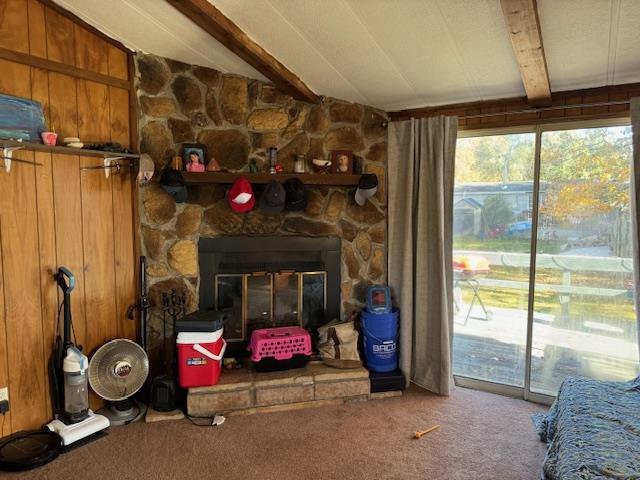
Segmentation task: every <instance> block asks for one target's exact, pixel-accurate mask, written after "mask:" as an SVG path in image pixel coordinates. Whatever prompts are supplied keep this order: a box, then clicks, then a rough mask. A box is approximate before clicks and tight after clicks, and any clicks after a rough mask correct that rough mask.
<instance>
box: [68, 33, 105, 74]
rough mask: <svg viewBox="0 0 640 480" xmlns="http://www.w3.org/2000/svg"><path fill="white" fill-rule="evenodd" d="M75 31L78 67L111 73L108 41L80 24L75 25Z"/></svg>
mask: <svg viewBox="0 0 640 480" xmlns="http://www.w3.org/2000/svg"><path fill="white" fill-rule="evenodd" d="M74 32H75V40H76V67H78V68H82V69H84V70H91V71H93V72H98V73H101V74H103V75H107V74H108V73H109V58H108V49H107V42H106V41H104V40H103V39H102V38H100V37H98V36H97V35H95V34H93V33H91V32H88V31H87V30H85V29H84V28H82V27H80V26H79V25H74Z"/></svg>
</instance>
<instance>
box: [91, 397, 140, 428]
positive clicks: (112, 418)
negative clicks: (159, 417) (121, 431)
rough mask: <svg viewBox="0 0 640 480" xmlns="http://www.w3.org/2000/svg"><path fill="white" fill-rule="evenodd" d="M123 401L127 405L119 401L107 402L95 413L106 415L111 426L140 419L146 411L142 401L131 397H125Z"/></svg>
mask: <svg viewBox="0 0 640 480" xmlns="http://www.w3.org/2000/svg"><path fill="white" fill-rule="evenodd" d="M124 402H127V403H128V405H125V404H123V403H121V402H109V403H108V404H107V406H105V407H104V408H101V409H100V410H98V412H97V413H99V414H100V415H104V416H105V417H107V419H108V420H109V424H110V425H111V426H113V427H116V426H120V425H127V424H129V423H131V422H137V421H140V420H141V419H142V418H143V417H144V414H145V413H147V406H146V405H145V404H144V403H142V402H137V401H136V400H132V399H127V400H125V401H124ZM123 405H125V408H123ZM126 407H128V408H126Z"/></svg>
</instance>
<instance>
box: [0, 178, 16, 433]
mask: <svg viewBox="0 0 640 480" xmlns="http://www.w3.org/2000/svg"><path fill="white" fill-rule="evenodd" d="M6 180H7V179H6V178H2V177H0V188H1V189H2V191H4V189H5V188H6V187H5V183H6ZM7 235H8V232H7ZM2 236H3V234H2V219H1V218H0V385H3V386H8V385H9V365H8V358H9V355H8V353H7V323H6V321H7V317H6V315H5V313H6V310H5V305H4V297H5V294H4V269H3V261H2ZM9 401H11V399H9ZM12 431H13V430H12V429H11V410H9V411H8V412H7V413H6V414H4V415H3V416H2V426H0V437H3V436H5V435H9V434H10V433H11V432H12Z"/></svg>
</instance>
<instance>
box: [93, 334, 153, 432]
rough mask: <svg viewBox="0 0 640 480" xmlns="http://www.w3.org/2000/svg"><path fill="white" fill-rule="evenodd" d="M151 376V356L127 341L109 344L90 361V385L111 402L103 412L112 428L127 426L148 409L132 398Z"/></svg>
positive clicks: (116, 341) (121, 339)
mask: <svg viewBox="0 0 640 480" xmlns="http://www.w3.org/2000/svg"><path fill="white" fill-rule="evenodd" d="M147 375H149V359H148V358H147V354H146V353H145V351H144V349H143V348H142V347H141V346H140V345H138V344H137V343H135V342H133V341H131V340H128V339H126V338H119V339H116V340H111V341H110V342H108V343H105V344H104V345H103V346H101V347H100V348H99V349H98V350H97V351H96V353H95V354H94V355H93V357H92V358H91V361H90V362H89V383H90V384H91V388H93V390H94V391H95V392H96V393H97V394H98V395H100V396H101V397H102V398H104V399H105V400H107V405H106V406H105V407H104V408H102V409H100V410H99V413H100V414H101V415H104V416H105V417H107V418H108V419H109V423H110V424H111V425H126V424H127V423H130V422H133V421H135V420H138V419H140V418H141V417H142V416H143V415H144V414H145V412H146V411H147V409H146V406H145V405H144V404H143V403H140V402H136V401H135V400H134V399H132V398H131V397H132V396H133V395H134V394H135V393H136V392H137V391H138V390H140V388H142V386H143V385H144V382H145V381H146V379H147Z"/></svg>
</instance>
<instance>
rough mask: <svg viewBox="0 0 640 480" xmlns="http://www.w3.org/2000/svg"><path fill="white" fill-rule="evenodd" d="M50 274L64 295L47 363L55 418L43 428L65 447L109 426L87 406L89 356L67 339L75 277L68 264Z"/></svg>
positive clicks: (102, 431)
mask: <svg viewBox="0 0 640 480" xmlns="http://www.w3.org/2000/svg"><path fill="white" fill-rule="evenodd" d="M54 278H55V280H56V282H57V283H58V287H60V290H62V293H63V295H64V297H63V302H62V306H63V310H64V329H63V337H62V338H61V337H60V331H59V328H60V322H58V327H57V328H58V332H57V336H56V343H55V347H54V351H53V355H52V357H51V361H50V365H49V369H50V373H51V379H52V382H51V384H52V391H53V404H54V409H55V420H53V421H51V422H50V423H48V424H47V425H46V428H48V429H49V430H51V431H52V432H56V433H57V434H58V435H60V437H62V443H63V446H65V447H68V446H70V445H71V444H74V443H76V442H78V441H80V440H87V439H89V437H93V436H96V435H98V434H101V433H104V430H105V429H106V428H107V427H109V420H108V419H107V418H106V417H104V416H102V415H97V414H95V413H93V412H92V411H91V410H90V409H89V386H88V383H87V369H88V368H89V359H88V358H87V357H86V355H84V354H83V353H82V352H81V351H80V349H81V348H82V347H78V346H76V345H75V344H74V343H73V341H72V339H71V332H72V328H73V324H72V320H71V292H72V291H73V289H74V287H75V283H76V280H75V277H74V276H73V273H71V271H70V270H69V269H68V268H66V267H60V268H59V269H58V271H57V273H56V274H55V275H54ZM58 318H59V317H58Z"/></svg>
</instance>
